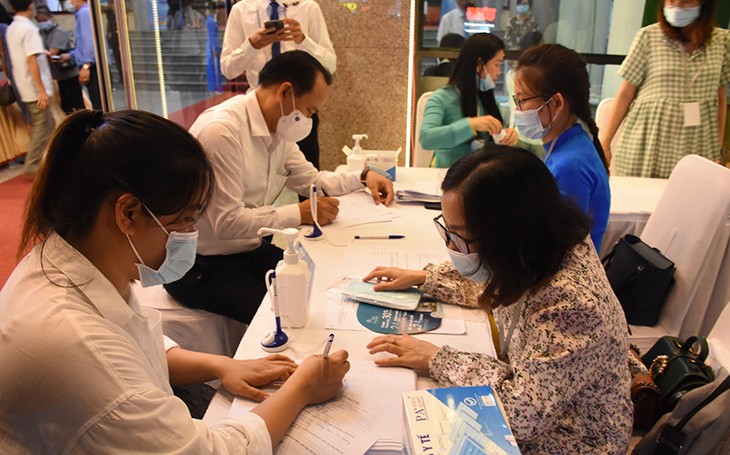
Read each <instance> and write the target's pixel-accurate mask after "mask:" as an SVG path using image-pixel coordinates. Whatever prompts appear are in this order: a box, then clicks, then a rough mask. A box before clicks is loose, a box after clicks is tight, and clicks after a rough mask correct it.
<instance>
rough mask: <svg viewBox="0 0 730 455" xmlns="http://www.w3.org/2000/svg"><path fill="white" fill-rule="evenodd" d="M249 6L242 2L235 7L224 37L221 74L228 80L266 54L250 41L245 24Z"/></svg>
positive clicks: (238, 74)
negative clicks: (255, 47)
mask: <svg viewBox="0 0 730 455" xmlns="http://www.w3.org/2000/svg"><path fill="white" fill-rule="evenodd" d="M247 5H248V3H247V2H241V3H237V4H236V5H234V6H233V8H232V9H231V15H230V17H229V18H228V23H227V24H226V31H225V34H224V35H223V47H222V49H221V73H223V75H224V76H225V77H226V78H228V79H235V78H236V77H238V76H240V75H241V74H243V72H244V71H246V70H247V69H249V68H251V67H252V66H253V63H254V61H255V60H256V59H257V58H259V57H260V56H261V55H262V54H263V52H264V50H263V49H254V47H253V46H252V45H251V42H250V41H249V40H248V36H247V34H246V29H245V23H244V22H245V21H244V17H245V13H246V9H245V8H246V7H247Z"/></svg>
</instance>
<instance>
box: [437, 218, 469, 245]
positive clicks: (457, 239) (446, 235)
mask: <svg viewBox="0 0 730 455" xmlns="http://www.w3.org/2000/svg"><path fill="white" fill-rule="evenodd" d="M439 218H440V219H443V218H444V216H443V215H439V216H437V217H436V218H434V219H433V224H435V225H436V230H437V231H438V233H439V235H440V236H441V238H442V239H444V243H446V248H448V247H449V243H453V244H454V246H455V247H456V249H457V250H459V252H460V253H464V254H469V253H471V249H470V248H469V244H470V243H474V242H476V241H477V239H472V240H467V239H465V238H464V237H462V236H460V235H459V234H457V233H456V232H451V231H449V230H448V229H446V226H444V225H443V223H441V221H439Z"/></svg>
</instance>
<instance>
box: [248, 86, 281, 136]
mask: <svg viewBox="0 0 730 455" xmlns="http://www.w3.org/2000/svg"><path fill="white" fill-rule="evenodd" d="M244 106H245V108H246V112H247V113H248V119H249V121H250V122H251V135H252V136H257V137H270V138H272V139H273V138H274V137H275V135H274V134H271V132H270V131H269V127H268V126H267V125H266V119H265V118H264V113H263V112H261V106H260V105H259V100H258V98H256V90H252V91H250V92H249V93H247V94H246V95H245V98H244Z"/></svg>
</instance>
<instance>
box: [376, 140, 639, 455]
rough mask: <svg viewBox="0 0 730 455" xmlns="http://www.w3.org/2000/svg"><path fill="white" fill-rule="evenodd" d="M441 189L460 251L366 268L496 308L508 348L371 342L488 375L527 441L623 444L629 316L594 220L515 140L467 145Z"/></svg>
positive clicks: (588, 448)
mask: <svg viewBox="0 0 730 455" xmlns="http://www.w3.org/2000/svg"><path fill="white" fill-rule="evenodd" d="M442 190H443V197H442V200H441V202H442V206H443V213H442V215H441V216H439V217H437V218H436V219H435V220H434V221H435V223H436V228H437V230H438V231H439V233H440V234H441V237H442V238H443V239H444V241H445V242H446V245H447V247H448V248H449V255H450V256H451V262H448V263H445V264H442V265H441V266H439V267H437V268H432V269H431V270H427V271H406V270H402V269H395V268H378V269H376V270H374V271H373V272H371V273H370V275H368V276H366V277H365V278H364V279H366V280H369V279H380V280H385V281H387V282H386V283H383V284H382V285H380V287H378V289H394V288H395V289H404V288H406V287H410V286H412V285H418V286H420V287H421V288H422V289H423V290H424V291H427V292H432V293H434V294H436V295H437V297H438V298H440V299H442V300H445V301H447V302H449V303H457V304H464V303H469V302H468V301H467V300H473V301H478V303H479V304H480V305H481V306H482V307H483V308H485V309H487V310H489V311H491V310H494V313H495V314H496V316H497V320H498V321H501V323H500V324H499V337H498V340H499V342H498V343H497V346H496V350H497V352H498V353H499V358H494V357H491V356H489V355H485V354H479V353H471V352H461V351H458V350H456V349H454V348H451V347H449V346H442V347H438V346H434V345H433V344H431V343H428V342H426V341H422V340H419V339H417V338H416V337H413V336H408V335H402V336H394V335H387V336H380V337H377V338H375V339H374V340H373V341H372V342H371V343H370V344H369V345H368V348H369V349H370V353H371V354H375V353H379V352H388V353H391V354H394V356H392V357H388V358H382V359H380V360H378V361H377V362H376V363H378V364H379V365H382V366H391V365H392V366H406V367H410V368H414V369H417V370H423V371H428V373H429V375H430V376H431V377H432V378H434V379H436V380H437V381H438V382H439V384H441V385H442V386H445V387H452V386H471V385H484V384H489V385H491V386H492V387H494V389H495V390H496V391H497V393H498V395H499V397H500V399H501V400H502V403H503V404H504V407H505V411H506V413H507V416H508V418H509V421H510V424H511V427H512V431H513V432H514V434H515V437H516V438H517V441H518V443H519V445H520V449H521V451H522V453H525V454H544V453H553V454H558V453H560V454H587V453H595V454H624V453H626V448H627V446H628V441H629V437H630V435H631V419H632V412H633V408H632V405H631V400H630V399H629V385H630V379H631V377H630V372H629V362H628V357H627V354H626V353H627V351H628V348H629V343H628V333H627V330H626V319H625V318H624V314H623V311H622V310H621V306H620V305H619V303H618V300H617V299H616V297H615V295H614V294H613V291H612V290H611V287H610V285H609V283H608V280H607V279H606V274H605V272H604V270H603V267H602V265H601V261H600V260H599V259H598V255H597V254H596V251H595V248H593V245H592V244H591V242H590V240H589V231H590V222H589V220H588V219H587V218H586V216H585V215H584V214H583V213H582V211H581V210H580V209H579V208H578V207H577V206H576V205H575V204H573V203H572V202H570V201H568V200H566V199H564V198H563V197H562V196H561V195H560V191H559V190H558V187H557V184H556V183H555V180H554V179H553V177H552V175H551V174H550V171H548V169H547V168H546V167H545V165H544V164H543V163H542V161H540V159H539V158H537V157H535V156H534V155H532V154H531V153H529V152H527V151H525V150H521V149H517V148H512V147H506V146H498V145H488V146H486V147H485V148H484V149H482V150H480V151H478V152H475V153H473V154H470V155H467V156H466V157H464V158H462V159H460V160H459V161H457V162H456V163H455V164H454V165H453V166H452V167H451V168H450V169H449V171H448V173H447V174H446V177H445V179H444V181H443V184H442ZM430 280H435V281H436V282H438V284H436V283H434V282H433V281H430ZM427 281H429V283H427ZM466 283H470V284H466ZM449 291H450V292H449Z"/></svg>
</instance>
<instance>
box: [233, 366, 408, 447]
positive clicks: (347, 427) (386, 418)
mask: <svg viewBox="0 0 730 455" xmlns="http://www.w3.org/2000/svg"><path fill="white" fill-rule="evenodd" d="M350 365H351V367H350V371H349V372H348V373H347V376H345V380H344V383H345V387H344V389H343V393H342V397H340V398H339V399H337V400H333V401H328V402H326V403H322V404H319V405H314V406H308V407H307V408H305V409H304V410H303V411H302V412H301V414H299V417H297V420H295V421H294V424H292V426H291V428H289V430H288V431H287V432H286V435H285V436H284V438H283V439H282V441H281V443H280V444H279V445H278V446H277V447H276V450H275V453H277V454H289V453H342V454H348V455H349V454H353V455H359V454H364V453H371V454H378V455H380V454H382V455H387V454H400V453H403V447H402V442H401V441H402V438H403V433H402V431H403V415H402V412H401V410H400V408H401V398H400V397H401V396H402V394H403V393H404V392H409V391H412V390H414V389H415V388H416V375H415V373H414V372H413V371H412V370H410V369H406V368H380V367H377V366H376V365H375V364H374V363H373V362H372V361H369V360H367V361H357V360H353V361H351V362H350ZM256 405H257V403H256V402H254V401H252V400H249V399H246V398H241V397H236V399H234V400H233V404H232V405H231V409H230V411H229V414H231V415H232V414H237V413H242V412H247V411H249V410H251V409H253V408H254V407H255V406H256Z"/></svg>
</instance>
